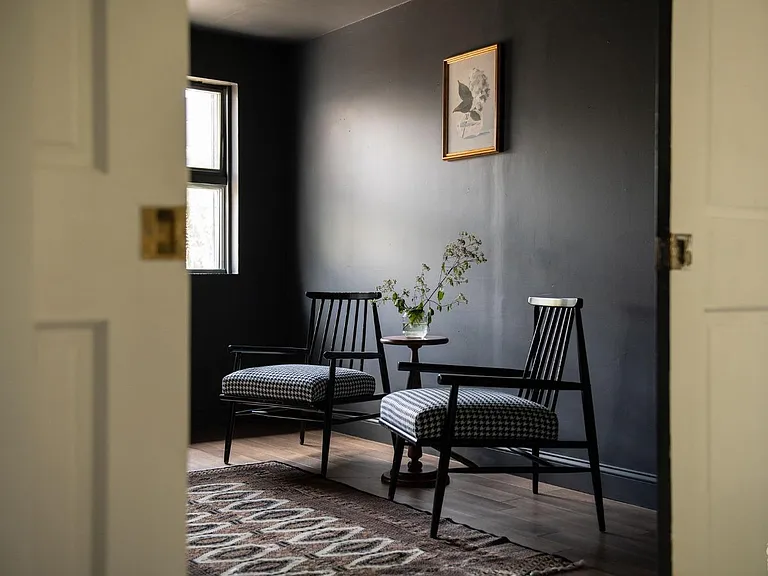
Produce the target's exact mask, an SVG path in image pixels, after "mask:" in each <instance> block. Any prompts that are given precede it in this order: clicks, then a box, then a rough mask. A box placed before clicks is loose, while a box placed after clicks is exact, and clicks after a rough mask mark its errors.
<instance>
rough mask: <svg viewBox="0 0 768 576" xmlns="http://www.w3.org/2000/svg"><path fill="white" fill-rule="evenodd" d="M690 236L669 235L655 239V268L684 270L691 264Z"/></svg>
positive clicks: (691, 237)
mask: <svg viewBox="0 0 768 576" xmlns="http://www.w3.org/2000/svg"><path fill="white" fill-rule="evenodd" d="M692 242H693V236H692V235H691V234H670V235H669V236H668V237H666V238H658V237H657V238H656V268H658V269H659V270H684V269H685V268H688V267H689V266H690V265H691V264H692V263H693V253H692V252H691V243H692Z"/></svg>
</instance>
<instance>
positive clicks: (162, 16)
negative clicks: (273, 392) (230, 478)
mask: <svg viewBox="0 0 768 576" xmlns="http://www.w3.org/2000/svg"><path fill="white" fill-rule="evenodd" d="M8 4H13V5H15V6H13V7H11V6H7V5H8ZM0 10H1V12H0V37H2V38H3V39H2V40H0V42H3V44H2V47H3V48H4V49H5V48H11V49H12V51H13V53H14V54H19V55H20V56H19V61H20V62H21V65H20V66H19V67H18V68H17V67H13V68H10V67H9V68H8V69H7V70H6V68H5V67H6V66H8V65H7V64H6V63H4V64H3V66H4V68H3V77H4V78H16V77H18V78H19V83H18V84H11V83H7V84H8V87H9V89H10V91H11V92H12V94H11V95H12V96H13V97H14V98H15V101H14V102H12V103H11V105H12V106H14V108H13V110H12V112H10V113H9V112H8V108H7V107H6V106H0V119H1V120H2V121H3V125H2V126H3V130H2V131H0V146H2V148H0V152H6V151H7V152H9V154H8V156H9V157H10V158H11V160H12V162H9V161H8V160H7V159H6V158H5V154H0V156H3V158H2V159H1V160H0V162H2V163H3V164H2V168H3V170H2V173H4V174H10V176H9V177H8V179H7V180H6V181H4V182H3V186H0V190H1V191H2V192H1V193H2V196H1V197H2V200H3V205H2V210H0V214H1V215H0V219H1V220H2V222H0V224H3V225H6V226H7V227H8V228H7V229H5V230H2V231H0V235H2V238H1V239H2V241H3V242H7V243H8V245H9V246H13V248H14V249H13V250H10V249H8V248H6V247H5V246H3V248H0V250H3V252H2V254H3V256H8V257H9V258H8V259H7V262H8V264H7V268H6V269H5V270H4V272H5V273H7V275H8V277H9V278H10V281H9V282H8V284H9V286H10V291H11V292H10V293H11V295H12V296H13V297H14V298H15V299H16V300H15V301H14V303H13V305H14V307H15V308H14V307H12V306H9V305H6V304H2V305H0V321H2V326H3V330H4V331H5V329H6V328H10V329H12V330H14V332H15V337H16V339H17V340H18V342H13V343H11V342H10V340H9V339H6V338H5V337H3V340H2V342H0V344H2V345H3V346H0V357H1V359H2V360H3V363H4V367H3V379H4V380H3V386H2V387H0V388H2V389H3V398H2V402H0V410H2V412H1V413H0V422H2V430H0V432H3V433H8V434H9V436H10V435H12V438H13V442H12V443H10V442H8V441H7V440H5V439H4V448H6V450H7V453H8V456H9V458H8V459H6V460H7V461H8V463H9V467H15V466H19V468H18V470H16V471H15V472H13V473H10V474H8V475H5V477H4V485H3V491H2V492H10V493H11V494H13V495H14V498H4V499H3V500H2V501H1V502H2V504H3V513H2V514H0V525H2V529H3V533H2V534H0V546H2V547H3V549H2V554H0V557H1V558H3V561H2V564H3V570H2V572H3V574H6V573H7V574H13V575H15V574H33V573H34V574H63V575H70V574H71V575H77V576H87V575H99V576H101V575H109V576H113V575H114V576H117V575H123V574H125V575H129V574H130V575H135V574H158V575H159V574H179V575H181V574H183V573H184V572H185V561H184V544H185V536H184V534H185V529H184V518H185V491H186V490H185V488H186V446H187V441H188V422H187V418H188V406H187V405H188V374H187V366H188V325H187V314H188V305H189V299H188V277H187V274H186V270H185V265H184V261H183V260H174V261H145V260H141V259H140V254H141V250H140V249H141V236H140V224H141V219H140V214H141V212H140V210H141V207H142V206H178V205H183V204H184V203H185V194H186V192H185V191H186V180H187V177H186V169H185V141H184V139H185V119H184V89H185V86H186V75H187V51H188V37H187V36H188V20H187V14H186V3H185V2H184V0H166V1H164V2H155V1H154V0H28V1H26V2H15V3H7V2H6V3H2V7H0ZM17 30H21V32H17ZM6 35H9V36H10V37H11V38H12V43H11V41H9V40H6ZM6 53H8V52H3V54H4V55H5V54H6ZM25 80H26V81H27V83H26V84H25ZM4 90H5V88H4ZM17 118H18V119H17ZM9 182H10V185H6V184H8V183H9ZM2 228H3V226H0V229H2ZM13 253H18V254H21V255H22V256H23V257H25V259H24V260H22V259H21V258H16V257H10V256H11V254H13ZM5 283H6V282H5V275H4V284H5ZM4 289H5V287H4ZM5 297H6V296H5V292H4V294H3V299H5ZM5 345H9V346H10V348H9V349H10V350H11V351H12V352H13V353H12V352H7V351H6V349H5ZM6 378H9V380H8V381H9V382H14V385H13V386H6ZM8 423H10V424H8ZM11 430H12V434H11ZM5 444H7V446H6V445H5ZM12 455H15V456H16V459H13V460H11V459H10V457H11V456H12ZM15 500H18V501H19V502H21V505H18V504H16V502H15ZM5 511H8V515H6V514H5ZM6 524H8V525H10V524H13V525H14V527H13V528H12V529H11V528H9V527H7V526H6ZM5 536H7V540H6V538H5ZM6 553H7V554H6ZM6 558H11V559H12V561H11V562H10V563H7V562H6V561H5V559H6Z"/></svg>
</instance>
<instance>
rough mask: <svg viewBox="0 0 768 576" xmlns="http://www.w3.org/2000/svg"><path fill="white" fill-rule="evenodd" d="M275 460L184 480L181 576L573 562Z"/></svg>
mask: <svg viewBox="0 0 768 576" xmlns="http://www.w3.org/2000/svg"><path fill="white" fill-rule="evenodd" d="M429 523H430V515H429V514H427V513H425V512H422V511H421V510H416V509H415V508H411V507H410V506H406V505H404V504H397V503H395V502H390V501H389V500H386V499H385V498H380V497H378V496H373V495H370V494H367V493H365V492H361V491H359V490H356V489H354V488H351V487H349V486H345V485H344V484H340V483H338V482H333V481H331V480H324V479H322V478H321V477H320V476H318V475H315V474H310V473H308V472H304V471H302V470H299V469H297V468H292V467H290V466H287V465H285V464H279V463H277V462H265V463H261V464H249V465H244V466H232V467H228V468H217V469H214V470H203V471H199V472H190V473H189V495H188V504H187V561H188V563H187V573H188V574H191V575H194V576H204V575H205V576H209V575H217V576H251V575H256V574H259V575H267V574H280V575H283V576H299V575H306V576H310V575H313V576H333V575H336V574H379V575H382V576H383V575H387V576H390V575H393V576H394V575H400V574H408V575H417V574H438V573H439V574H444V575H460V574H461V575H464V574H504V575H509V576H524V575H525V576H537V575H549V574H556V573H561V572H566V571H570V570H574V569H576V568H578V567H579V566H581V562H579V563H575V564H574V563H572V562H570V561H568V560H566V559H565V558H561V557H558V556H553V555H550V554H544V553H542V552H537V551H535V550H531V549H529V548H524V547H522V546H518V545H517V544H513V543H511V542H510V541H509V540H507V539H506V538H500V537H498V536H493V535H491V534H487V533H485V532H482V531H480V530H475V529H473V528H469V527H467V526H464V525H461V524H456V523H455V522H453V521H451V520H448V519H443V520H442V523H441V525H440V533H439V539H438V540H433V539H431V538H430V537H429Z"/></svg>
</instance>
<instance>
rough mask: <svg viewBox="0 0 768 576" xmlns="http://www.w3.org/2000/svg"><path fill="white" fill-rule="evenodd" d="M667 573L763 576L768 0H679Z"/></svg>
mask: <svg viewBox="0 0 768 576" xmlns="http://www.w3.org/2000/svg"><path fill="white" fill-rule="evenodd" d="M672 37H673V43H672V134H671V140H672V188H671V190H672V192H671V228H672V230H673V231H674V232H681V233H683V232H688V233H692V234H693V238H694V239H693V265H692V267H691V268H690V269H689V270H683V271H677V272H672V274H671V277H670V299H671V312H670V340H671V358H670V365H671V373H670V412H671V422H670V434H671V467H672V468H671V476H672V554H673V563H672V564H673V574H675V575H676V576H678V575H679V576H687V575H691V576H693V575H696V576H699V575H707V574H711V575H715V574H739V575H740V576H741V575H743V576H751V575H757V574H764V573H765V569H766V567H765V566H766V556H765V550H766V543H768V492H766V490H765V486H766V485H768V452H766V450H765V440H766V438H768V419H766V418H765V407H766V406H768V386H766V376H765V375H766V373H767V372H766V369H768V354H767V352H768V261H766V256H765V255H766V253H768V210H766V208H768V169H767V167H768V162H766V158H768V106H766V102H768V98H767V97H768V0H674V2H673V34H672Z"/></svg>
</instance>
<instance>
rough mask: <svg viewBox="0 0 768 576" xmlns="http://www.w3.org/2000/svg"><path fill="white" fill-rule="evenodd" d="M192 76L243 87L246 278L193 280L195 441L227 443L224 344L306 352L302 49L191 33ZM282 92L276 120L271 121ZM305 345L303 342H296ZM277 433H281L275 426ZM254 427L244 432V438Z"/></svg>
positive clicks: (242, 185) (228, 367)
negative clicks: (301, 244) (300, 183)
mask: <svg viewBox="0 0 768 576" xmlns="http://www.w3.org/2000/svg"><path fill="white" fill-rule="evenodd" d="M190 41H191V54H190V62H191V68H190V74H191V75H193V76H198V77H202V78H211V79H216V80H226V81H230V82H235V83H237V85H238V96H239V102H238V104H239V106H238V111H239V140H238V146H239V160H240V161H239V218H240V220H239V228H240V238H239V241H240V255H239V256H240V273H239V274H235V275H191V276H190V283H191V312H190V316H191V334H190V345H191V407H190V408H191V437H192V441H200V440H212V439H222V438H223V437H224V430H225V425H226V417H227V407H226V406H224V405H223V403H222V402H220V401H219V393H220V392H221V378H222V377H223V376H224V375H225V374H227V373H229V372H231V369H232V360H231V358H230V356H229V354H228V352H227V345H229V344H233V343H238V344H266V345H297V344H299V345H301V344H303V343H302V342H301V336H300V335H301V334H303V332H304V316H303V309H302V306H303V302H302V299H303V296H302V292H301V287H300V280H299V264H298V246H297V229H296V225H297V224H296V222H297V220H296V206H297V195H296V193H297V182H296V173H297V163H296V162H297V151H296V138H297V136H296V134H297V131H298V129H297V118H296V109H297V101H296V97H297V96H296V95H297V92H298V90H297V85H298V70H299V65H298V58H299V55H298V47H297V46H296V45H294V44H291V43H283V42H277V41H266V40H257V39H253V38H248V37H244V36H240V35H235V34H225V33H220V32H213V31H210V30H206V29H201V28H197V27H193V28H192V30H191V35H190ZM275 90H279V93H280V110H281V111H282V112H281V113H279V114H275V113H274V112H272V111H273V110H274V104H275ZM297 340H298V342H297ZM270 426H274V423H273V424H271V425H270ZM246 429H247V428H245V427H243V428H242V429H241V431H245V430H246Z"/></svg>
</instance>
